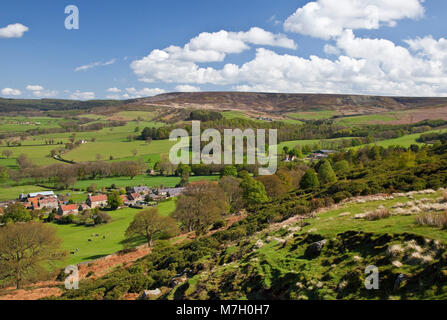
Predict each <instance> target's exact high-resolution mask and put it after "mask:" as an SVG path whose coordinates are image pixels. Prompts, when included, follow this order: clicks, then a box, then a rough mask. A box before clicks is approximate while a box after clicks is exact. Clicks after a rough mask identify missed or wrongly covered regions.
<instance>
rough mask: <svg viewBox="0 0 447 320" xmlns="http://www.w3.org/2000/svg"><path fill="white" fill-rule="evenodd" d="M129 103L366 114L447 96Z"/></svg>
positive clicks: (242, 95)
mask: <svg viewBox="0 0 447 320" xmlns="http://www.w3.org/2000/svg"><path fill="white" fill-rule="evenodd" d="M133 104H136V105H137V104H138V105H141V104H142V105H146V106H165V107H175V108H198V109H214V110H219V111H222V110H226V109H228V110H242V111H254V112H261V113H272V114H275V115H280V114H284V113H289V112H303V111H304V112H306V111H318V110H333V111H338V112H339V113H341V114H366V113H381V112H387V111H399V110H407V109H417V108H428V107H447V98H405V97H380V96H360V95H335V94H285V93H251V92H196V93H167V94H161V95H158V96H155V97H150V98H143V99H138V100H137V101H136V102H134V103H133Z"/></svg>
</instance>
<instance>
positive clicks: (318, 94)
mask: <svg viewBox="0 0 447 320" xmlns="http://www.w3.org/2000/svg"><path fill="white" fill-rule="evenodd" d="M207 93H222V94H226V93H227V94H228V93H235V94H266V95H268V94H279V95H303V96H304V95H313V96H358V97H382V98H406V99H446V100H447V96H398V95H396V96H393V95H380V94H356V93H308V92H261V91H259V92H256V91H200V92H181V91H172V92H164V93H160V94H157V95H154V96H147V97H138V98H129V99H107V98H104V99H100V98H98V99H90V100H80V99H69V98H11V97H10V98H8V97H0V99H4V100H31V101H32V100H35V101H44V100H66V101H79V102H89V101H131V100H142V99H150V98H155V97H158V96H163V95H169V94H207Z"/></svg>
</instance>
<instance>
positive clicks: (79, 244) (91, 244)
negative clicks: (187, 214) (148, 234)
mask: <svg viewBox="0 0 447 320" xmlns="http://www.w3.org/2000/svg"><path fill="white" fill-rule="evenodd" d="M174 209H175V201H174V200H171V201H166V202H162V203H160V204H159V205H158V210H159V213H160V214H161V215H164V216H168V215H169V214H171V213H172V212H173V211H174ZM139 211H141V210H138V209H131V208H125V209H120V210H117V211H112V212H108V213H109V214H110V216H111V217H112V221H111V222H110V223H108V224H104V225H99V226H95V227H86V226H77V225H73V224H71V225H57V224H55V226H56V228H57V233H58V236H59V237H60V238H61V239H62V248H63V249H65V250H67V251H68V252H72V251H75V250H76V248H77V249H79V251H78V252H76V253H75V254H69V255H68V259H67V260H66V261H65V262H64V263H66V264H67V265H68V264H76V263H80V262H85V261H90V260H94V259H98V258H100V257H103V256H106V255H109V254H111V253H114V252H117V251H120V250H122V249H123V240H124V239H125V237H124V233H125V231H126V229H127V227H128V226H129V224H130V223H131V222H132V220H133V217H134V216H135V214H136V213H138V212H139ZM96 235H98V236H96ZM89 239H90V240H91V241H89ZM144 243H145V240H144V239H143V238H141V239H138V241H136V242H134V243H133V245H135V246H137V245H140V244H144Z"/></svg>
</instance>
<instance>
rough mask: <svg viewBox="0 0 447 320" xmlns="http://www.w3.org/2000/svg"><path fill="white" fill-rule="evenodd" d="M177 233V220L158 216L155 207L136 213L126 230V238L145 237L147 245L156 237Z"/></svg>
mask: <svg viewBox="0 0 447 320" xmlns="http://www.w3.org/2000/svg"><path fill="white" fill-rule="evenodd" d="M177 234H178V227H177V222H176V221H175V220H174V219H172V218H171V217H164V216H160V214H159V213H158V209H157V208H150V209H148V210H144V211H141V212H139V213H137V214H136V215H135V217H134V219H133V221H132V222H131V223H130V225H129V227H128V228H127V230H126V238H127V239H131V238H133V237H135V236H142V237H144V238H146V241H147V243H148V245H149V247H151V246H152V242H153V240H154V239H155V238H156V237H159V236H161V235H165V236H166V237H173V236H175V235H177Z"/></svg>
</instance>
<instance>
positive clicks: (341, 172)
mask: <svg viewBox="0 0 447 320" xmlns="http://www.w3.org/2000/svg"><path fill="white" fill-rule="evenodd" d="M334 171H335V173H336V174H337V176H339V177H344V176H346V175H347V174H348V172H349V162H348V161H346V160H341V161H338V162H336V163H335V164H334Z"/></svg>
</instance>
